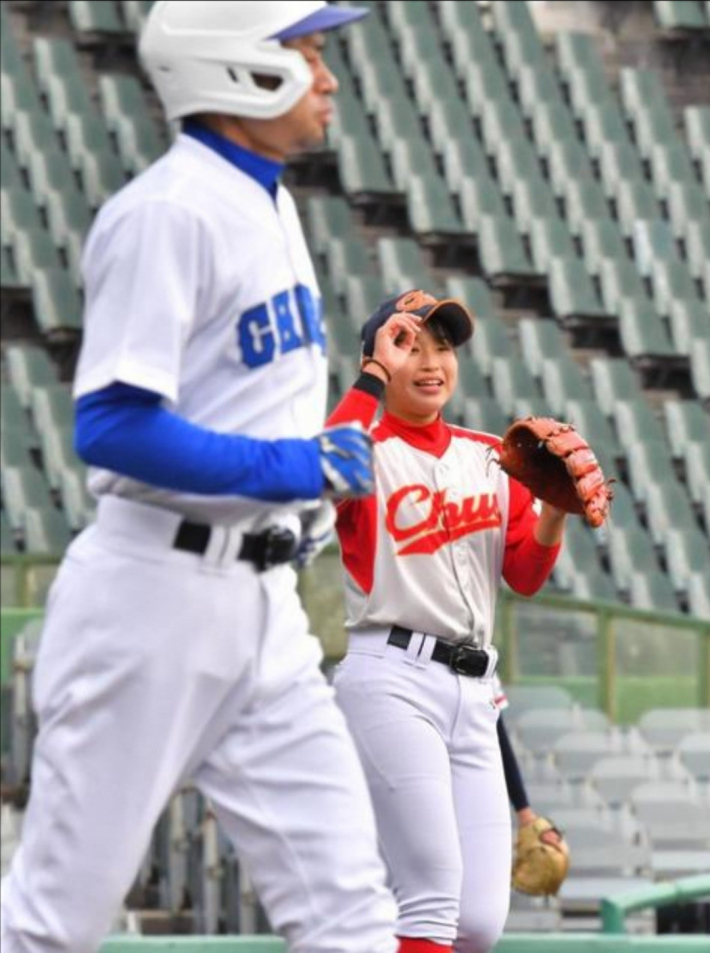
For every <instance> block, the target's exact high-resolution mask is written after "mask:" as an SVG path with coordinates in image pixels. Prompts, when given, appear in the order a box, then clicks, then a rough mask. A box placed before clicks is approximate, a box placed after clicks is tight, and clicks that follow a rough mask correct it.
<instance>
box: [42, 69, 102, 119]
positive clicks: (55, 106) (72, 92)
mask: <svg viewBox="0 0 710 953" xmlns="http://www.w3.org/2000/svg"><path fill="white" fill-rule="evenodd" d="M46 95H47V105H48V108H49V115H50V118H51V120H52V124H53V126H54V128H55V129H56V130H58V131H60V132H64V130H65V129H66V125H67V121H68V120H69V117H70V116H86V117H89V118H91V119H93V120H94V121H97V120H98V114H97V113H96V110H95V108H94V104H93V102H92V99H91V96H90V94H89V91H88V89H87V87H86V81H85V80H84V78H83V77H79V78H71V79H69V78H66V77H62V76H50V77H49V79H48V80H47V93H46Z"/></svg>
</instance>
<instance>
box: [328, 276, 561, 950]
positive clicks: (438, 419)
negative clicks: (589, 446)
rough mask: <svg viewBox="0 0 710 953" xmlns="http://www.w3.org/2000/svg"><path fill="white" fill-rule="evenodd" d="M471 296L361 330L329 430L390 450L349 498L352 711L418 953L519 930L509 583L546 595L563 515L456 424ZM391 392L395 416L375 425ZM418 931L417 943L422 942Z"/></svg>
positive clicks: (487, 941) (415, 301) (345, 536)
mask: <svg viewBox="0 0 710 953" xmlns="http://www.w3.org/2000/svg"><path fill="white" fill-rule="evenodd" d="M473 331H474V323H473V318H472V316H471V315H470V313H469V311H468V310H467V308H466V307H465V306H464V304H462V303H461V302H458V301H455V300H444V301H437V300H436V299H435V298H434V297H432V296H431V295H429V294H426V293H424V292H422V291H412V292H407V293H406V294H403V295H402V296H400V297H395V298H392V299H389V300H388V301H386V302H384V303H383V304H382V305H381V306H380V308H379V309H378V310H377V311H376V312H375V313H374V314H373V315H372V316H371V317H370V319H369V320H368V321H367V322H366V324H365V325H364V328H363V331H362V338H363V359H362V368H363V370H362V374H361V375H360V377H359V378H358V380H357V382H356V383H355V384H354V386H353V387H352V389H351V390H350V391H349V392H348V393H347V394H346V395H345V397H344V398H343V400H342V401H341V403H340V404H339V405H338V407H337V408H336V409H335V410H334V412H333V414H332V415H331V418H330V421H329V422H330V423H331V424H335V423H338V422H339V421H343V420H360V421H361V422H362V424H363V425H364V426H368V427H371V428H372V429H371V434H372V437H373V439H374V442H375V475H376V492H375V493H374V494H372V495H370V496H368V497H365V498H362V499H359V500H352V501H343V502H342V503H341V504H340V505H339V507H338V522H337V530H338V536H339V541H340V547H341V553H342V561H343V568H344V574H345V593H346V607H347V626H348V629H349V643H348V652H347V655H346V657H345V659H344V660H343V662H342V663H341V665H340V666H339V667H338V668H337V670H336V674H335V679H334V683H335V687H336V692H337V698H338V702H339V704H340V705H341V707H342V709H343V710H344V712H345V714H346V717H347V719H348V723H349V725H350V728H351V731H352V732H353V734H354V737H355V739H356V743H357V745H358V749H359V752H360V756H361V758H362V761H363V764H364V767H365V772H366V774H367V777H368V781H369V784H370V791H371V794H372V798H373V803H374V806H375V814H376V816H377V820H378V827H379V838H380V849H381V851H382V853H383V856H384V859H385V861H386V863H387V866H388V869H389V874H390V880H391V884H392V887H393V890H394V893H395V897H396V899H397V901H398V904H399V921H398V934H399V935H400V936H401V937H407V938H412V939H411V942H412V943H416V945H413V946H412V949H413V950H416V951H417V953H442V950H456V951H458V953H484V951H489V950H491V949H492V948H493V947H494V946H495V944H496V942H497V940H498V938H499V937H500V934H501V932H502V930H503V926H504V923H505V920H506V916H507V911H508V905H509V897H510V877H511V824H510V811H509V807H508V798H507V794H506V787H505V778H504V774H503V764H502V759H501V751H500V746H499V743H498V737H497V733H496V723H497V720H498V708H497V706H496V704H495V700H494V696H493V686H492V680H491V679H492V676H493V673H494V671H495V666H496V650H495V648H494V647H493V645H492V644H491V638H492V634H493V623H494V610H495V604H496V596H497V593H498V588H499V585H500V582H501V577H503V578H505V579H506V580H507V582H508V584H509V585H510V586H511V587H512V588H513V589H515V590H516V591H518V592H521V593H525V594H532V593H534V592H535V591H536V590H537V589H538V588H539V587H540V586H541V585H542V584H543V583H544V582H545V580H546V579H547V577H548V575H549V573H550V571H551V569H552V567H553V565H554V562H555V559H556V556H557V553H558V550H559V547H560V543H561V539H562V534H563V527H564V521H565V515H564V514H563V513H562V512H561V511H559V510H557V509H556V508H554V507H552V506H549V505H546V504H543V505H542V507H541V510H540V512H539V515H538V504H537V503H536V502H535V501H534V499H533V497H532V495H531V494H530V492H529V491H528V490H526V489H525V488H524V487H523V486H522V485H521V484H519V483H517V482H516V481H515V480H512V479H510V478H509V477H508V476H507V475H506V474H504V473H503V472H502V471H501V469H500V468H499V467H498V466H497V464H496V460H495V455H494V451H495V448H496V446H497V444H498V439H497V438H496V437H493V436H491V435H489V434H483V433H475V432H472V431H470V430H465V429H463V428H461V427H454V426H450V425H448V424H446V423H445V422H444V420H443V419H442V416H441V411H442V409H443V408H444V406H445V405H446V402H447V401H448V400H449V398H450V397H451V395H452V394H453V392H454V389H455V387H456V381H457V373H458V364H457V352H456V349H457V347H459V346H460V345H461V344H463V343H464V342H465V341H467V340H468V339H469V338H470V337H471V335H472V334H473ZM383 395H384V413H383V415H382V417H381V419H379V421H378V422H376V423H374V424H373V421H374V420H375V416H376V414H377V411H378V403H379V400H380V398H381V397H382V396H383ZM414 938H416V941H415V940H414Z"/></svg>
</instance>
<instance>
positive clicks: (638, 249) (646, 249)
mask: <svg viewBox="0 0 710 953" xmlns="http://www.w3.org/2000/svg"><path fill="white" fill-rule="evenodd" d="M631 247H632V250H633V258H634V262H635V263H636V268H637V269H638V272H639V274H640V275H642V276H643V277H644V278H648V277H650V275H651V274H652V272H653V271H654V270H655V268H656V265H657V263H658V262H659V261H664V260H667V259H669V258H676V257H677V256H678V247H677V245H676V238H675V235H674V234H673V229H672V228H671V227H670V225H669V224H668V222H666V221H665V220H663V219H660V218H659V219H648V220H645V219H639V221H637V222H636V223H635V224H634V227H633V230H632V233H631Z"/></svg>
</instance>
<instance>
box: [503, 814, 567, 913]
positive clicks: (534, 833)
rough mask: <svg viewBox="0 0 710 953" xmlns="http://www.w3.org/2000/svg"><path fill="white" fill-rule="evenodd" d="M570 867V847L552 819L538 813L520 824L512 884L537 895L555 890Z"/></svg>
mask: <svg viewBox="0 0 710 953" xmlns="http://www.w3.org/2000/svg"><path fill="white" fill-rule="evenodd" d="M568 870H569V847H568V846H567V842H566V841H565V839H564V837H563V836H562V833H561V831H559V830H558V829H557V828H556V827H555V825H554V824H553V823H552V821H551V820H549V818H547V817H536V818H535V820H534V821H533V822H532V823H531V824H525V825H524V826H523V827H521V828H519V830H518V836H517V838H516V841H515V847H514V851H513V877H512V885H513V888H514V889H515V890H519V891H520V892H521V893H529V894H532V895H533V896H536V897H546V896H549V895H550V894H556V893H557V891H558V890H559V889H560V887H561V886H562V883H563V881H564V879H565V877H566V876H567V871H568Z"/></svg>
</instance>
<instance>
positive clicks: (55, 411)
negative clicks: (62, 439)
mask: <svg viewBox="0 0 710 953" xmlns="http://www.w3.org/2000/svg"><path fill="white" fill-rule="evenodd" d="M30 406H31V414H32V420H33V422H34V425H35V427H36V429H37V431H38V433H41V432H42V431H49V430H65V431H71V430H72V428H73V426H74V403H73V399H72V389H71V385H70V384H64V383H54V384H38V385H36V386H35V387H34V388H33V389H32V398H31V405H30Z"/></svg>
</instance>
